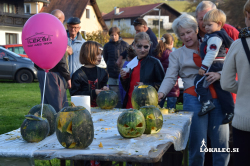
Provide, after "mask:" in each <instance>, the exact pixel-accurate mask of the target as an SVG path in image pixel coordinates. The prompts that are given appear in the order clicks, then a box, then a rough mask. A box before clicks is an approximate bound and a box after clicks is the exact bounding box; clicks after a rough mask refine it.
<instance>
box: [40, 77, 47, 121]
mask: <svg viewBox="0 0 250 166" xmlns="http://www.w3.org/2000/svg"><path fill="white" fill-rule="evenodd" d="M46 76H47V72H45V78H44V85H43V98H42V108H41V118H42V117H43V116H42V115H43V102H44V93H45V84H46Z"/></svg>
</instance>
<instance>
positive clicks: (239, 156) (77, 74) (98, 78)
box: [38, 0, 250, 166]
mask: <svg viewBox="0 0 250 166" xmlns="http://www.w3.org/2000/svg"><path fill="white" fill-rule="evenodd" d="M243 11H244V17H245V23H246V28H242V29H241V30H240V31H238V30H237V29H236V28H234V27H232V26H231V25H228V24H226V15H225V13H224V12H223V11H221V10H219V9H217V8H216V5H215V4H214V3H213V2H211V1H202V2H200V3H199V5H198V6H197V8H196V11H195V17H193V16H191V15H189V14H186V13H184V14H181V15H180V16H179V17H178V18H176V19H175V20H174V21H173V25H172V29H173V31H174V33H175V34H176V35H177V37H178V38H179V39H180V40H181V41H182V43H183V46H182V47H180V48H178V49H176V50H175V51H173V50H172V48H173V44H174V38H173V36H172V35H171V34H169V33H166V34H164V35H163V36H162V37H161V39H160V40H159V42H158V41H157V38H156V36H155V34H154V33H153V32H152V30H151V29H150V28H149V27H148V26H147V23H146V21H145V20H144V19H143V18H137V19H135V20H134V22H133V25H134V29H135V31H136V35H135V37H134V41H133V43H132V44H131V45H129V44H128V43H126V42H125V41H123V40H122V38H121V36H120V30H119V28H117V27H112V28H110V30H109V36H110V41H109V42H108V43H106V44H105V45H104V47H102V45H100V44H99V43H97V42H94V41H85V40H84V39H83V38H82V36H81V34H80V33H79V30H80V20H79V19H78V18H75V17H72V18H70V19H69V20H68V21H67V27H68V30H67V35H68V47H67V50H66V52H65V55H64V57H63V58H62V60H61V61H60V62H59V63H58V64H57V65H56V67H55V68H53V69H52V70H50V72H49V73H48V75H47V77H48V78H47V80H46V91H48V92H49V93H46V91H45V99H44V103H47V104H51V105H52V106H53V107H54V108H55V110H56V111H57V112H58V111H60V109H62V108H63V107H64V106H66V105H68V104H67V98H66V89H67V88H68V89H69V91H70V95H71V96H74V95H89V96H91V106H92V107H95V106H96V102H95V100H96V97H97V95H98V94H99V93H100V92H101V91H104V90H109V85H116V86H118V85H119V88H120V93H121V94H120V98H121V102H122V107H123V108H133V107H132V103H131V97H132V92H133V90H134V87H135V86H138V85H143V84H145V85H151V86H153V87H154V88H155V89H156V91H157V92H158V100H159V105H160V106H161V107H163V105H164V103H165V100H166V99H167V107H168V108H175V107H176V101H177V97H178V96H179V94H180V90H179V87H178V78H181V79H182V80H183V83H184V93H183V110H185V111H189V112H193V113H194V114H193V118H192V124H191V128H190V136H189V144H188V150H189V165H190V166H196V165H197V166H201V165H204V161H205V152H204V148H206V146H204V147H203V149H201V145H202V144H201V143H202V142H203V144H204V143H206V142H208V141H210V142H211V148H219V149H222V152H219V153H217V152H213V153H212V164H213V165H214V166H227V165H228V163H229V159H230V151H231V150H232V149H231V150H230V151H228V149H229V123H231V122H232V126H233V142H234V148H238V149H239V150H238V151H239V152H237V153H235V154H234V165H237V166H238V165H241V166H243V165H248V162H247V160H248V156H249V152H248V149H249V148H250V142H249V140H250V113H249V110H248V109H249V107H248V102H247V98H248V96H249V95H248V91H247V90H248V89H249V90H250V84H249V83H250V78H249V77H248V76H247V73H248V72H249V71H250V65H249V64H250V51H249V46H250V38H249V37H250V28H249V26H250V2H249V0H248V1H247V2H246V4H245V6H244V8H243ZM51 14H53V15H55V16H56V17H57V18H58V19H59V20H61V21H62V22H63V20H64V18H65V17H64V14H63V12H62V11H60V10H58V9H57V10H54V11H53V12H52V13H51ZM238 38H240V39H238ZM234 40H236V41H234ZM102 55H103V58H104V60H105V62H106V64H107V69H103V68H99V67H98V65H99V64H100V62H101V58H102ZM124 61H125V62H124ZM38 80H39V86H40V90H41V95H43V94H42V93H43V86H44V85H43V84H44V71H43V70H39V71H38ZM236 94H237V96H236ZM236 98H237V100H236ZM223 149H224V150H223Z"/></svg>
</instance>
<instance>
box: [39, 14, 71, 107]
mask: <svg viewBox="0 0 250 166" xmlns="http://www.w3.org/2000/svg"><path fill="white" fill-rule="evenodd" d="M51 14H52V15H54V16H55V17H57V18H58V19H59V20H60V21H61V22H62V23H63V21H64V19H65V16H64V13H63V12H62V11H61V10H59V9H56V10H53V11H52V12H51ZM67 52H70V49H69V48H67V51H66V53H65V55H64V56H63V58H62V59H61V60H60V61H59V62H58V64H57V65H56V66H55V67H54V68H53V69H51V70H50V71H49V72H48V73H47V77H46V86H45V94H44V104H50V105H51V106H52V107H53V108H54V109H55V111H56V112H59V111H60V110H61V109H62V108H63V107H65V106H68V103H67V94H66V89H67V85H68V88H71V79H70V73H69V71H68V66H67V62H66V54H67ZM35 66H36V65H35ZM36 67H37V68H38V73H37V77H38V81H39V87H40V91H41V98H42V96H43V87H44V79H45V72H44V70H42V69H41V68H39V67H38V66H36ZM66 81H67V83H66Z"/></svg>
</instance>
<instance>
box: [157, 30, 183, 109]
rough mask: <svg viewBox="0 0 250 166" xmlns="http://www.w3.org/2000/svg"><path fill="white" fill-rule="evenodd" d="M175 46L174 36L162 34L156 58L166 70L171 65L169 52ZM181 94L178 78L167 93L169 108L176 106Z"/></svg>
mask: <svg viewBox="0 0 250 166" xmlns="http://www.w3.org/2000/svg"><path fill="white" fill-rule="evenodd" d="M173 46H174V37H173V36H172V35H171V34H169V33H166V34H164V35H163V36H162V38H161V40H160V41H159V43H158V45H157V46H156V49H155V53H156V56H155V57H156V58H157V59H159V60H160V61H161V64H162V66H163V68H164V71H165V72H166V71H167V68H168V65H169V54H170V53H171V52H172V48H173ZM179 95H180V89H179V85H178V80H177V81H176V83H175V85H174V87H173V89H172V90H171V91H170V92H169V93H168V94H167V108H176V102H177V97H179ZM164 103H165V100H162V101H161V102H160V104H159V105H160V107H163V106H164Z"/></svg>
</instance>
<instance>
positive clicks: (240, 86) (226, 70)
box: [221, 0, 250, 166]
mask: <svg viewBox="0 0 250 166" xmlns="http://www.w3.org/2000/svg"><path fill="white" fill-rule="evenodd" d="M243 11H244V14H245V23H246V26H247V27H246V28H243V29H242V30H241V31H240V34H239V38H240V39H238V40H236V41H235V42H234V43H233V44H232V45H231V47H230V49H229V51H228V54H227V58H226V60H225V62H224V67H223V70H222V75H221V87H222V89H224V90H227V91H229V92H233V93H236V94H237V97H236V103H235V110H234V113H235V115H234V118H233V121H232V126H233V144H234V148H238V153H234V165H235V166H236V165H240V166H243V165H249V149H250V104H249V98H250V76H249V73H250V61H249V60H250V52H249V48H250V1H249V0H248V1H247V2H246V4H245V6H244V9H243ZM244 42H245V44H244ZM244 47H245V48H244ZM246 47H248V48H246ZM245 49H246V51H247V50H248V53H246V52H245ZM236 73H237V74H238V81H236V80H235V76H236Z"/></svg>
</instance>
